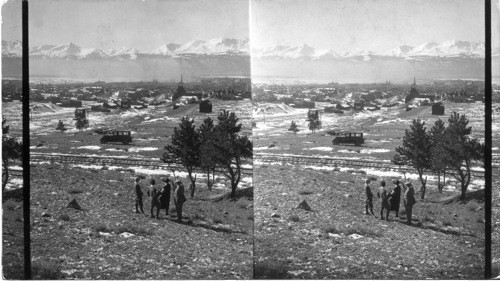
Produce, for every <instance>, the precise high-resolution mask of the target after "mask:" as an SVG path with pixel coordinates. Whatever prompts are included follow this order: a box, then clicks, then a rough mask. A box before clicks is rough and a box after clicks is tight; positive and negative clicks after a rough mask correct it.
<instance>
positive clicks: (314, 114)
mask: <svg viewBox="0 0 500 281" xmlns="http://www.w3.org/2000/svg"><path fill="white" fill-rule="evenodd" d="M306 121H307V122H308V123H309V130H311V131H312V132H313V133H314V132H315V131H316V129H319V128H320V127H321V121H319V111H317V110H309V111H308V112H307V120H306Z"/></svg>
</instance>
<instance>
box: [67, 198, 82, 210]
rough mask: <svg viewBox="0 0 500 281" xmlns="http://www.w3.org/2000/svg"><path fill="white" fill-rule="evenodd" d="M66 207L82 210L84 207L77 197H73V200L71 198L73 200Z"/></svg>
mask: <svg viewBox="0 0 500 281" xmlns="http://www.w3.org/2000/svg"><path fill="white" fill-rule="evenodd" d="M66 208H73V209H75V210H81V209H82V207H80V205H79V204H78V202H76V198H73V200H71V202H69V203H68V205H66Z"/></svg>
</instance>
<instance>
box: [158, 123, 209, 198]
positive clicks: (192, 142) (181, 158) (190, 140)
mask: <svg viewBox="0 0 500 281" xmlns="http://www.w3.org/2000/svg"><path fill="white" fill-rule="evenodd" d="M165 150H166V153H164V154H163V157H162V158H163V159H166V158H167V157H170V156H169V155H173V156H174V157H175V158H176V159H177V160H178V162H179V163H180V164H181V165H182V166H184V167H185V168H186V170H187V172H188V176H189V180H190V181H191V184H192V195H194V190H195V188H196V177H193V171H194V169H195V168H196V167H198V165H199V163H200V157H199V154H200V153H199V151H200V135H199V133H198V131H197V130H196V129H195V125H194V120H193V119H191V118H188V117H187V116H186V117H183V118H182V119H181V123H180V124H179V127H176V128H174V134H173V135H172V143H171V144H169V145H166V146H165Z"/></svg>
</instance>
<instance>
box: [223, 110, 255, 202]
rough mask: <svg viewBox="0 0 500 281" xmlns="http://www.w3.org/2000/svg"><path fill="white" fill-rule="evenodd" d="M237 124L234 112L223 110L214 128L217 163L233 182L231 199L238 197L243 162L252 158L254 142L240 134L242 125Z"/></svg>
mask: <svg viewBox="0 0 500 281" xmlns="http://www.w3.org/2000/svg"><path fill="white" fill-rule="evenodd" d="M237 123H238V118H237V117H236V114H235V113H234V112H231V113H229V112H228V111H226V110H223V111H221V112H220V113H219V116H217V125H215V127H214V146H215V148H216V152H217V153H216V154H215V155H216V161H217V163H218V165H219V166H221V167H222V169H223V173H224V175H225V176H226V177H227V178H228V179H229V180H230V181H231V197H235V196H236V188H237V187H238V184H239V182H240V180H241V165H242V161H243V160H244V159H246V158H250V157H252V142H251V141H250V140H249V139H248V137H247V136H242V135H240V134H239V132H240V131H241V123H240V124H237Z"/></svg>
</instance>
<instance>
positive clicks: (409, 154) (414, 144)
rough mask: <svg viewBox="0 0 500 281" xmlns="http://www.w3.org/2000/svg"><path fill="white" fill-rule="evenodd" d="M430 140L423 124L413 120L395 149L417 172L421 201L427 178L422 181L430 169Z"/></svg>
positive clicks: (423, 196)
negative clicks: (401, 142) (400, 144)
mask: <svg viewBox="0 0 500 281" xmlns="http://www.w3.org/2000/svg"><path fill="white" fill-rule="evenodd" d="M430 148H431V139H430V136H429V134H428V133H427V132H426V128H425V122H423V121H422V120H420V118H418V119H414V120H413V122H412V124H411V125H410V129H406V130H405V136H404V137H403V145H402V146H398V147H396V152H397V153H399V154H400V155H404V156H405V157H406V158H407V159H408V163H409V164H410V165H411V166H412V167H413V168H415V169H416V170H417V173H418V177H419V179H420V182H421V184H422V187H421V189H420V197H421V199H424V198H425V189H426V184H427V177H426V178H425V179H424V177H423V176H424V173H425V172H426V171H428V170H429V169H430V168H431V164H430V161H431V149H430Z"/></svg>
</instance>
